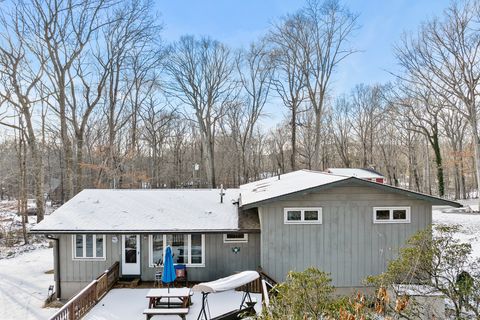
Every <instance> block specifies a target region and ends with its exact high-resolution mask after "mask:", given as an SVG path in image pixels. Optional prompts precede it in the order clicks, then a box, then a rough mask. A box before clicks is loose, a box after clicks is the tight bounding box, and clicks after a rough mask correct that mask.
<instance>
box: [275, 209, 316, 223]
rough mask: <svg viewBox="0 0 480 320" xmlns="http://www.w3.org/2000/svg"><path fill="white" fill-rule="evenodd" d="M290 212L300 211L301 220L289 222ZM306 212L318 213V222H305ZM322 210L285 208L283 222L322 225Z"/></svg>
mask: <svg viewBox="0 0 480 320" xmlns="http://www.w3.org/2000/svg"><path fill="white" fill-rule="evenodd" d="M288 211H300V213H301V217H300V220H288ZM305 211H318V220H305ZM322 219H323V216H322V208H321V207H298V208H284V209H283V222H284V223H285V224H322Z"/></svg>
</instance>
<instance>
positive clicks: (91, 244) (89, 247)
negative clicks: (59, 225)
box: [72, 234, 105, 259]
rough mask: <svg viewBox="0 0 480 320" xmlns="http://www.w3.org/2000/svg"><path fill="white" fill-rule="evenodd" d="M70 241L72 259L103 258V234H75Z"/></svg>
mask: <svg viewBox="0 0 480 320" xmlns="http://www.w3.org/2000/svg"><path fill="white" fill-rule="evenodd" d="M72 243H73V258H74V259H105V235H95V234H76V235H73V236H72Z"/></svg>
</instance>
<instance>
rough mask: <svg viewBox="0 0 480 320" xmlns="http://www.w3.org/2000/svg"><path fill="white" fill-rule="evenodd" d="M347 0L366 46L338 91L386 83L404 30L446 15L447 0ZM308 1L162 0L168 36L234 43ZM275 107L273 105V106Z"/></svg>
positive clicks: (341, 77)
mask: <svg viewBox="0 0 480 320" xmlns="http://www.w3.org/2000/svg"><path fill="white" fill-rule="evenodd" d="M343 3H344V4H345V5H346V6H347V7H349V8H350V10H352V11H353V12H356V13H358V14H359V15H360V16H359V24H360V29H359V30H358V31H356V34H355V36H354V37H353V38H352V46H353V47H354V48H356V49H358V50H361V52H359V53H356V54H355V55H354V56H351V57H350V58H349V59H347V60H346V61H345V62H344V63H343V64H342V65H341V67H340V68H339V70H338V72H337V74H336V75H335V77H334V83H333V84H332V90H333V91H334V92H335V93H344V92H347V93H348V92H349V91H350V90H351V89H352V88H353V87H354V86H355V85H356V84H358V83H367V84H374V83H384V82H387V81H388V80H390V79H391V76H390V75H389V73H388V72H387V71H386V70H389V71H395V68H396V62H395V58H394V55H393V51H392V47H393V45H394V43H395V42H397V41H398V40H399V39H400V36H401V34H402V32H404V31H415V30H417V27H418V26H419V25H420V24H421V22H422V21H425V20H426V19H428V18H431V17H433V16H436V15H440V14H441V13H442V11H443V10H444V9H445V8H446V7H447V6H448V4H449V1H447V0H374V1H367V0H364V1H362V0H350V1H343ZM303 4H304V1H294V0H237V1H233V0H157V1H156V5H157V8H158V10H159V12H160V13H161V15H162V20H163V22H164V25H165V29H164V31H163V34H162V36H163V38H164V39H165V40H167V41H174V40H177V39H178V38H179V37H180V36H181V35H184V34H194V35H208V36H210V37H212V38H214V39H217V40H220V41H222V42H225V43H227V44H228V45H230V46H232V47H242V46H247V45H248V43H249V42H251V41H253V40H255V39H257V38H259V37H260V36H262V35H263V34H265V32H266V31H267V30H268V28H269V26H270V25H271V23H272V22H273V21H275V20H276V19H278V18H279V17H281V16H283V15H285V14H287V13H293V12H295V11H296V10H298V9H299V8H300V7H301V6H303ZM269 109H271V106H270V107H269Z"/></svg>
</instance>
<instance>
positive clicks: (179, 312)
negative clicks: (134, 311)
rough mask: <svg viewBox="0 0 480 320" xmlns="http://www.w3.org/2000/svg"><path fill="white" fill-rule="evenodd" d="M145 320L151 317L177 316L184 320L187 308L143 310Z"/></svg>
mask: <svg viewBox="0 0 480 320" xmlns="http://www.w3.org/2000/svg"><path fill="white" fill-rule="evenodd" d="M143 314H144V315H146V317H147V320H149V319H150V318H151V317H153V316H165V315H177V316H179V317H180V318H182V319H184V320H185V315H186V314H188V308H150V309H145V310H143Z"/></svg>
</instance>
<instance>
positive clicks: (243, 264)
mask: <svg viewBox="0 0 480 320" xmlns="http://www.w3.org/2000/svg"><path fill="white" fill-rule="evenodd" d="M112 236H113V235H106V237H105V241H106V253H105V254H106V260H88V261H87V260H72V254H73V252H72V235H65V234H64V235H58V238H59V239H60V241H59V243H60V257H61V259H60V280H61V282H60V283H61V290H62V299H68V298H70V297H72V296H73V295H75V294H76V293H77V292H79V291H80V290H81V289H83V288H84V287H85V286H86V285H87V284H88V283H90V282H91V281H92V280H94V279H96V278H97V277H98V276H99V275H100V274H101V273H102V272H104V271H105V270H106V269H108V268H109V267H110V266H111V265H112V264H113V263H115V261H119V262H120V273H121V272H122V271H121V248H122V242H121V241H122V236H121V235H116V237H117V239H118V241H117V243H113V242H112ZM140 239H141V241H140V242H141V248H140V250H141V257H142V258H141V278H142V280H144V281H153V280H154V273H155V269H154V268H150V266H149V263H148V262H149V257H148V254H149V248H148V235H140ZM233 247H239V248H240V251H239V252H238V253H237V254H235V253H234V252H232V248H233ZM258 266H260V234H258V233H256V234H249V236H248V242H247V243H228V244H227V243H223V234H206V235H205V267H189V268H188V277H189V279H190V280H191V281H210V280H214V279H217V278H220V277H224V276H227V275H231V274H233V273H235V272H238V271H243V270H256V268H257V267H258Z"/></svg>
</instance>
